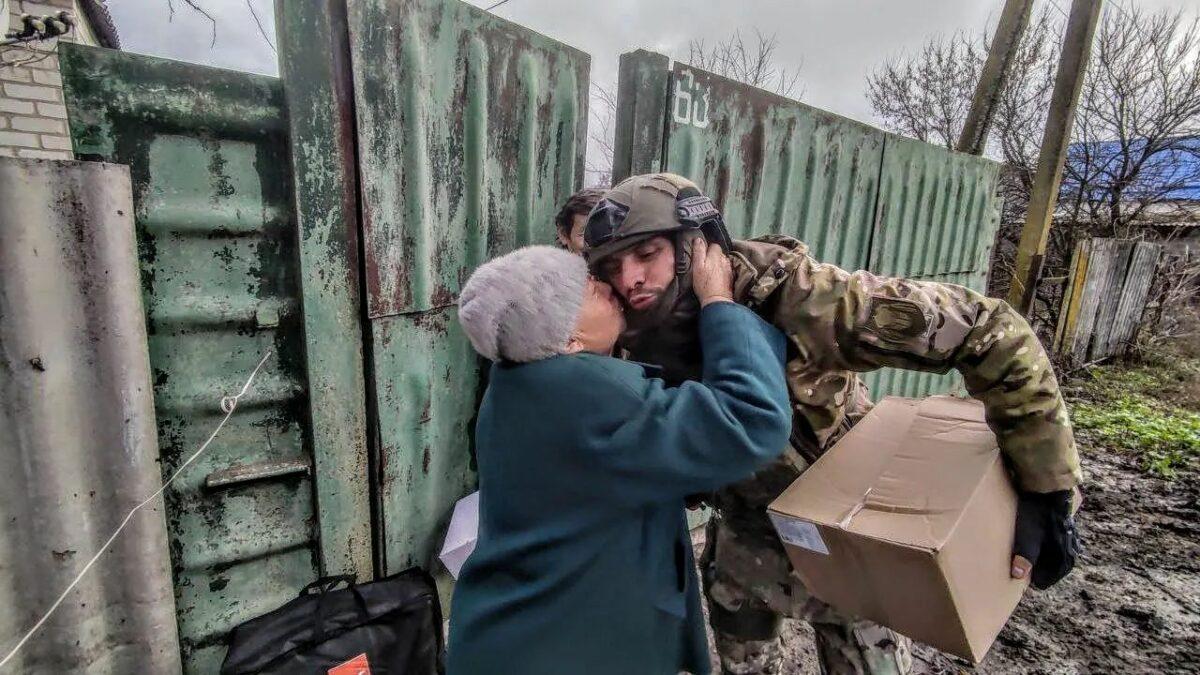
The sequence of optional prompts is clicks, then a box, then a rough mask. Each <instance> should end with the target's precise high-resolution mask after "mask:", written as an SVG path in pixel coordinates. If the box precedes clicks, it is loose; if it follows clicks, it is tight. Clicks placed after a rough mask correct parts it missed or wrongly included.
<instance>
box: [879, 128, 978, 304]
mask: <svg viewBox="0 0 1200 675" xmlns="http://www.w3.org/2000/svg"><path fill="white" fill-rule="evenodd" d="M999 180H1000V165H999V164H998V163H996V162H993V161H991V160H988V159H984V158H982V157H976V156H975V155H968V154H964V153H959V152H951V151H949V150H947V149H945V148H940V147H937V146H935V145H931V144H929V143H922V142H920V141H914V140H912V139H908V138H901V137H899V136H893V135H890V134H889V135H888V138H887V142H886V144H885V147H884V152H883V174H882V177H881V180H880V194H879V220H878V225H877V226H876V228H875V233H874V235H873V237H872V243H871V259H870V263H869V269H870V270H871V271H872V272H875V273H877V274H885V275H888V276H902V277H909V278H912V279H927V280H931V281H947V282H950V283H956V284H961V285H963V286H967V287H968V288H971V289H973V290H976V291H980V292H983V290H984V288H985V285H986V283H987V269H988V261H989V260H990V258H991V251H992V245H993V242H994V241H995V238H996V228H997V227H999V225H1000V196H999V194H998V192H997V189H998V186H999Z"/></svg>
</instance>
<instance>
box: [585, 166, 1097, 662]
mask: <svg viewBox="0 0 1200 675" xmlns="http://www.w3.org/2000/svg"><path fill="white" fill-rule="evenodd" d="M696 237H705V238H706V239H707V240H708V241H710V242H715V243H719V244H721V245H722V247H724V248H725V250H726V251H727V253H728V254H729V256H730V258H731V260H732V263H733V268H734V273H735V276H736V279H735V283H734V300H735V301H736V302H739V303H742V304H744V305H747V306H749V307H751V308H752V309H754V310H755V311H756V312H758V313H759V314H760V315H761V316H762V317H763V318H765V319H767V320H768V321H770V322H771V323H773V324H774V325H775V326H777V327H778V328H780V329H781V330H782V331H783V332H784V333H785V334H786V335H787V336H788V340H789V345H788V347H789V353H788V363H787V376H788V385H789V389H790V393H791V398H792V404H793V412H794V429H793V433H792V436H791V446H792V447H791V448H790V449H789V450H788V451H787V452H785V453H784V455H783V456H782V458H781V459H780V460H779V461H777V462H776V463H774V464H772V465H771V466H769V467H768V468H766V469H764V470H762V471H760V472H758V473H757V474H755V476H753V477H752V478H750V479H748V480H746V481H743V482H741V483H738V484H735V485H732V486H730V487H727V488H725V489H723V490H721V491H720V492H718V493H717V494H716V495H715V497H714V506H715V507H716V510H717V514H718V515H717V516H716V517H715V518H714V519H713V520H712V521H710V523H709V525H708V530H707V543H706V548H705V552H704V556H703V559H702V561H701V565H702V573H703V577H704V586H705V594H706V596H707V598H708V603H709V611H710V622H711V623H712V627H713V631H714V634H715V637H716V647H717V651H718V652H719V654H720V657H721V665H722V670H723V672H725V673H737V674H743V673H778V672H780V668H781V665H782V664H781V661H782V655H781V650H780V645H779V640H778V635H779V628H780V622H781V617H782V616H785V615H786V616H790V617H794V618H803V619H807V620H808V621H809V622H811V623H812V625H813V628H814V630H815V633H816V640H817V651H818V655H819V658H820V661H821V665H822V669H823V672H825V673H838V674H841V673H905V672H908V671H909V669H910V668H911V655H910V653H909V651H908V641H907V639H906V638H903V637H901V636H899V635H897V634H895V633H893V632H892V631H890V630H888V629H886V628H883V627H881V626H878V625H875V624H872V623H870V622H867V621H860V620H854V619H851V618H849V617H845V616H840V615H839V614H838V613H837V612H836V611H834V610H833V609H832V608H830V607H829V606H827V605H825V604H823V603H822V602H820V601H819V600H817V599H816V598H813V597H811V596H809V594H808V593H807V591H806V590H805V589H804V587H803V585H802V584H801V583H800V580H799V578H798V577H797V576H796V575H795V574H794V573H793V572H792V570H791V565H790V563H789V562H788V560H787V557H786V555H785V554H784V550H783V547H782V544H781V543H780V542H779V540H778V538H777V537H776V535H775V532H774V530H773V529H772V527H771V524H770V521H769V520H768V518H767V516H766V506H767V504H768V503H769V502H770V501H772V500H773V499H774V498H775V497H777V496H778V495H779V494H780V493H781V492H782V491H783V490H784V489H785V488H786V487H788V485H790V484H791V483H792V482H793V481H794V480H795V479H796V478H797V476H799V475H800V472H801V471H803V470H804V469H805V468H806V467H807V466H808V465H809V464H811V463H812V462H813V461H815V460H816V459H817V457H819V456H820V455H821V453H822V452H824V451H825V450H826V449H827V448H828V447H829V446H830V445H832V444H833V443H834V442H835V441H836V440H837V439H838V438H840V437H841V436H842V435H843V434H844V433H845V432H846V431H847V430H848V429H849V428H850V427H851V426H852V425H853V424H854V423H855V422H856V421H857V420H859V419H861V418H862V416H863V415H864V414H865V413H866V412H867V411H868V410H869V408H870V405H871V404H870V401H869V399H868V397H867V391H866V387H865V385H864V384H863V383H862V381H861V380H860V379H859V376H858V373H863V372H868V371H871V370H875V369H878V368H882V367H885V366H891V367H898V368H907V369H910V370H923V371H932V372H938V373H944V372H947V371H949V370H950V369H951V368H953V369H956V370H957V371H958V372H959V373H961V374H962V376H963V379H964V381H965V383H966V387H967V390H968V392H969V393H970V394H971V396H973V397H975V398H977V399H979V400H980V401H982V402H983V404H984V405H985V407H986V414H987V420H988V424H989V426H990V427H991V428H992V430H993V431H994V432H995V433H996V437H997V439H998V440H999V443H1000V447H1001V450H1002V451H1003V453H1004V455H1005V457H1006V458H1007V461H1008V463H1009V466H1010V467H1011V469H1012V472H1013V474H1014V477H1015V479H1016V483H1017V486H1018V492H1019V495H1020V499H1019V506H1018V512H1017V522H1016V530H1015V535H1016V536H1015V545H1014V557H1013V561H1012V575H1013V577H1014V578H1023V577H1024V576H1026V575H1030V574H1031V577H1032V582H1033V584H1034V586H1036V587H1038V588H1045V587H1047V586H1049V585H1051V584H1053V583H1055V582H1057V581H1058V580H1059V579H1061V578H1062V577H1063V576H1065V575H1066V574H1067V573H1068V572H1069V571H1070V569H1071V567H1072V566H1073V564H1074V560H1075V556H1076V554H1077V548H1078V545H1077V539H1076V536H1075V531H1074V525H1073V522H1072V518H1071V514H1070V497H1071V493H1072V490H1073V489H1074V488H1075V487H1076V485H1077V484H1078V483H1079V481H1080V478H1081V474H1080V470H1079V459H1078V456H1077V454H1076V451H1075V442H1074V437H1073V435H1072V432H1071V425H1070V422H1069V421H1068V419H1067V413H1066V408H1065V406H1064V404H1063V400H1062V397H1061V395H1060V394H1059V390H1058V383H1057V381H1056V379H1055V376H1054V372H1053V370H1052V368H1051V365H1050V361H1049V359H1048V358H1047V356H1046V353H1045V351H1044V350H1043V349H1042V346H1041V344H1040V343H1039V342H1038V340H1037V337H1036V336H1035V335H1034V334H1033V332H1032V330H1031V329H1030V328H1029V325H1028V324H1027V323H1026V322H1025V319H1024V318H1023V317H1021V316H1020V315H1019V314H1017V313H1016V312H1015V311H1013V309H1012V308H1011V307H1009V306H1008V305H1007V304H1006V303H1004V302H1003V301H1001V300H996V299H992V298H987V297H984V296H982V295H980V294H978V293H976V292H974V291H971V290H969V289H966V288H963V287H961V286H954V285H950V284H940V283H933V282H927V281H911V280H907V279H895V278H885V277H880V276H876V275H874V274H871V273H869V272H862V271H860V272H853V273H851V272H847V271H845V270H842V269H839V268H838V267H835V266H833V265H828V264H824V263H820V262H817V261H816V260H814V259H813V258H812V257H811V256H809V254H808V249H807V248H806V247H805V245H804V244H802V243H800V242H799V241H797V240H795V239H793V238H791V237H787V236H782V235H771V236H766V237H760V238H758V239H753V240H750V241H730V239H729V236H728V234H727V232H726V230H725V226H724V223H723V221H722V220H721V215H720V213H719V212H718V211H717V209H716V208H715V206H714V205H713V204H712V202H711V201H710V200H709V199H708V198H707V197H705V196H704V195H703V194H701V192H700V190H699V189H698V188H697V186H696V185H695V184H694V183H692V182H691V181H689V180H687V179H686V178H683V177H681V176H676V175H673V174H653V175H644V176H635V177H632V178H630V179H627V180H625V181H623V182H621V183H620V184H618V185H617V186H616V187H614V188H613V189H611V190H609V191H608V192H607V193H605V195H604V198H603V199H602V200H601V201H600V202H599V203H598V204H597V206H596V208H595V209H593V210H592V212H591V214H590V216H589V219H588V223H587V230H586V232H585V240H586V244H587V249H586V255H587V258H588V262H589V265H590V266H591V268H592V270H593V273H594V274H596V275H597V276H598V277H600V278H601V279H603V280H605V281H607V282H609V283H610V284H611V285H612V286H613V288H614V289H615V290H616V291H617V292H618V294H619V295H620V296H621V298H622V299H623V301H624V303H625V305H626V313H625V316H626V321H627V324H628V328H627V330H626V332H625V333H624V334H623V335H622V338H621V346H622V347H623V348H624V349H626V350H628V354H629V356H630V358H632V359H634V360H637V361H643V362H648V363H653V364H657V365H660V366H662V367H663V369H664V378H665V379H666V380H667V381H668V383H671V384H677V383H679V382H681V381H683V380H687V379H699V376H700V372H699V368H700V364H701V361H700V344H699V340H698V337H697V334H696V317H697V314H698V312H697V308H698V303H697V301H696V298H695V295H694V293H692V292H691V290H690V288H689V286H688V277H689V275H688V269H689V265H690V256H689V251H690V250H691V242H692V241H693V240H694V239H695V238H696Z"/></svg>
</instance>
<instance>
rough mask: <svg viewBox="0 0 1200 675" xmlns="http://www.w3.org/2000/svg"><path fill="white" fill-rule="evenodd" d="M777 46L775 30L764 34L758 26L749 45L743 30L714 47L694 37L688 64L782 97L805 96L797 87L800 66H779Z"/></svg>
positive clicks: (689, 51)
mask: <svg viewBox="0 0 1200 675" xmlns="http://www.w3.org/2000/svg"><path fill="white" fill-rule="evenodd" d="M778 47H779V38H778V37H777V36H776V34H775V33H772V34H770V35H764V34H763V32H762V31H760V30H759V29H757V28H755V29H754V40H753V42H752V43H751V44H749V45H747V44H746V40H745V39H744V38H742V33H741V31H734V33H733V35H731V36H729V37H728V38H726V39H725V40H718V41H717V42H716V43H715V44H713V45H711V46H710V45H708V44H706V43H705V41H704V40H692V41H691V42H690V43H689V44H688V63H689V64H691V65H693V66H696V67H697V68H700V69H702V70H707V71H709V72H711V73H716V74H717V75H720V76H721V77H728V78H729V79H731V80H737V81H738V82H745V83H746V84H749V85H751V86H754V87H759V88H762V89H767V90H770V91H773V92H775V93H777V94H779V95H781V96H795V97H797V98H798V97H800V96H803V95H804V91H803V89H801V90H800V91H797V90H796V87H797V85H798V84H799V83H800V67H796V68H785V67H783V66H780V65H779V63H778V60H777V55H776V53H775V50H776V49H777V48H778Z"/></svg>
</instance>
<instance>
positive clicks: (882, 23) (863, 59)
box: [108, 0, 1200, 122]
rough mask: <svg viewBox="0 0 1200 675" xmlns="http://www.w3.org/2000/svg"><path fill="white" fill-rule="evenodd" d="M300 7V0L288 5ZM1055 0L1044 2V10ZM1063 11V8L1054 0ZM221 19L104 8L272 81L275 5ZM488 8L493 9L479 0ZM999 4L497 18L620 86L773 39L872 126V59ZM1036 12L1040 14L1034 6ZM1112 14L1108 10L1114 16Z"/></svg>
mask: <svg viewBox="0 0 1200 675" xmlns="http://www.w3.org/2000/svg"><path fill="white" fill-rule="evenodd" d="M286 1H288V2H306V1H307V0H286ZM1049 1H1050V0H1039V6H1040V2H1049ZM1053 1H1054V2H1056V3H1057V5H1058V6H1059V7H1060V8H1062V9H1063V10H1066V9H1068V8H1069V5H1070V0H1053ZM195 2H196V4H198V5H200V6H201V7H204V8H205V9H206V10H207V11H208V12H209V13H210V14H212V15H213V16H214V17H215V18H216V20H217V42H216V45H215V46H212V45H211V39H212V36H211V29H210V24H209V23H208V22H207V21H206V20H205V19H204V18H203V17H201V16H200V15H198V14H197V13H196V12H194V11H192V10H190V9H189V8H187V7H186V6H185V5H184V3H183V0H173V3H174V5H175V15H174V18H173V19H171V18H170V9H169V5H170V0H108V5H109V7H110V8H111V11H112V14H113V16H114V18H115V19H116V23H117V27H118V30H119V31H120V34H121V42H122V43H123V45H124V46H125V48H126V49H128V50H129V51H135V52H142V53H146V54H155V55H159V56H167V57H170V58H175V59H182V60H185V61H193V62H196V63H206V64H210V65H216V66H222V67H226V68H237V69H241V70H250V71H254V72H259V73H266V74H272V75H273V74H276V73H277V67H276V62H275V54H274V52H273V51H272V50H271V48H270V47H269V46H268V45H267V43H266V40H264V39H263V37H262V36H261V35H259V33H258V29H257V27H256V26H255V22H254V19H253V18H252V16H251V14H250V11H249V9H248V6H247V3H248V2H249V3H250V4H251V5H252V6H253V7H254V8H256V10H257V12H258V14H259V16H260V17H261V19H262V21H263V23H264V25H265V27H266V29H267V32H268V35H269V36H270V38H271V40H272V41H273V40H274V30H275V23H274V16H273V12H272V10H273V2H272V0H195ZM1113 2H1118V4H1120V5H1121V6H1124V7H1130V6H1131V3H1137V4H1139V5H1141V6H1144V7H1146V8H1148V9H1158V8H1162V7H1168V8H1172V9H1178V8H1182V9H1185V11H1188V12H1191V13H1193V14H1194V13H1196V12H1197V10H1198V9H1200V2H1197V0H1119V1H1118V0H1109V2H1108V3H1106V4H1109V5H1111V4H1112V3H1113ZM472 4H476V5H480V6H487V5H490V4H492V3H491V1H484V0H475V1H474V2H473V3H472ZM1002 6H1003V0H733V1H729V0H724V1H720V2H709V1H705V0H607V1H605V2H596V1H595V0H592V1H589V2H581V1H578V0H508V2H507V3H506V4H504V5H503V6H501V7H499V8H497V9H496V10H495V12H496V14H498V15H500V16H502V17H504V18H506V19H510V20H512V21H515V22H517V23H520V24H522V25H525V26H528V27H530V28H532V29H534V30H537V31H539V32H541V33H544V34H546V35H549V36H550V37H553V38H556V39H558V40H561V41H563V42H566V43H567V44H570V45H572V46H574V47H578V48H579V49H582V50H584V51H586V52H588V53H589V54H591V56H592V79H593V81H595V82H600V83H603V84H606V85H611V84H615V81H616V69H617V58H618V56H619V55H620V54H621V53H622V52H626V51H629V50H631V49H636V48H639V47H641V48H647V49H652V50H655V51H658V52H661V53H664V54H667V55H668V56H671V57H672V58H679V59H684V58H686V57H687V47H688V41H689V40H690V39H692V38H701V39H706V40H708V41H710V42H711V41H714V40H719V39H722V38H724V37H727V36H728V35H730V34H731V33H732V32H733V31H734V30H738V29H740V30H742V31H743V32H744V33H746V32H748V33H753V31H754V29H756V28H757V29H759V30H762V31H763V32H764V33H768V34H769V33H775V34H777V35H778V38H779V42H780V45H779V58H780V61H781V63H782V64H783V65H784V66H787V67H796V66H799V67H800V68H801V71H800V74H801V86H802V87H803V89H804V95H803V97H802V98H803V100H804V101H805V102H806V103H809V104H812V105H814V106H817V107H819V108H824V109H826V110H830V111H833V112H836V113H840V114H842V115H846V116H848V117H853V118H856V119H859V120H863V121H866V122H874V120H873V118H872V115H871V109H870V106H869V104H868V103H867V101H866V97H865V96H864V88H865V79H866V76H867V73H869V72H870V71H871V70H872V69H873V68H874V67H875V66H877V65H878V64H879V63H881V62H883V61H885V60H886V59H888V58H889V57H892V56H895V55H897V54H899V53H902V52H903V51H904V50H906V49H908V50H911V49H916V48H918V47H919V46H920V44H921V43H922V42H923V41H924V40H925V39H927V38H928V37H929V36H930V35H932V34H935V33H947V34H948V33H952V32H954V31H956V30H959V29H966V30H971V31H983V30H987V31H988V32H989V33H990V32H991V30H992V29H993V28H994V25H995V21H996V19H997V15H998V13H999V11H1000V8H1001V7H1002ZM1035 11H1037V10H1035ZM1109 11H1111V8H1110V10H1109Z"/></svg>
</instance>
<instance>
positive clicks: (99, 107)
mask: <svg viewBox="0 0 1200 675" xmlns="http://www.w3.org/2000/svg"><path fill="white" fill-rule="evenodd" d="M60 58H61V61H62V72H63V80H64V88H65V97H66V102H67V109H68V116H69V119H70V123H71V124H70V126H71V132H72V136H73V141H74V146H75V152H76V153H77V154H79V155H83V156H99V157H101V158H103V159H105V160H106V161H112V162H119V163H122V164H127V165H129V167H130V173H131V177H132V183H133V208H134V218H135V222H136V226H137V236H138V247H139V258H140V262H141V282H142V292H143V301H144V305H145V311H146V317H147V327H148V331H149V353H150V365H151V368H152V370H153V378H154V404H155V411H156V414H157V418H158V442H159V449H160V453H161V460H162V461H161V468H162V471H163V472H164V473H169V472H171V471H173V470H175V468H176V467H178V466H179V465H180V463H181V462H182V461H183V460H184V458H185V457H186V456H187V454H188V453H190V452H191V451H192V450H194V449H195V448H196V447H198V446H199V445H200V443H201V442H202V441H203V440H204V439H205V438H206V437H207V435H208V434H209V433H210V432H211V430H212V428H213V427H214V425H215V424H216V423H217V421H218V420H219V419H220V418H221V417H222V411H221V408H220V406H219V399H220V397H221V396H222V395H224V394H226V393H229V392H230V391H233V390H235V389H236V388H237V387H238V386H240V384H241V382H242V381H243V380H244V378H245V376H246V375H247V374H248V373H249V372H250V371H251V370H252V369H253V368H254V366H255V365H256V364H257V363H258V361H259V359H260V358H261V356H262V354H263V353H264V352H266V351H267V350H272V351H274V353H275V356H274V357H273V358H272V359H271V360H270V361H269V362H268V363H267V365H266V367H265V368H264V369H263V370H262V372H261V373H260V375H259V377H258V379H257V380H256V381H255V385H254V388H253V389H252V390H251V391H250V393H249V394H248V395H247V397H246V398H243V400H242V404H241V405H240V406H239V407H238V411H237V413H236V414H235V415H234V416H233V417H232V418H231V419H230V421H229V423H228V424H227V425H226V426H225V428H224V430H223V431H222V433H221V435H220V436H218V437H217V439H216V440H215V441H214V442H213V444H212V445H211V446H210V447H209V449H208V451H207V452H206V453H205V454H204V455H202V456H201V457H200V458H199V459H198V460H196V462H195V463H194V464H193V465H192V466H191V467H190V468H189V469H188V470H187V471H186V472H184V474H183V475H182V476H180V478H179V479H178V480H177V482H176V483H175V484H174V485H173V486H172V487H171V488H170V489H169V490H168V492H167V493H166V509H167V529H168V538H169V542H170V548H171V563H172V571H173V575H174V581H175V601H176V608H177V615H178V626H179V637H180V642H181V646H182V653H183V659H184V671H185V672H188V673H212V672H216V671H217V670H218V669H219V666H220V663H221V660H222V658H223V656H224V651H225V641H226V639H227V634H228V631H229V629H230V628H232V627H233V626H234V625H236V624H238V623H240V622H242V621H245V620H246V619H249V618H251V617H254V616H258V615H260V614H262V613H264V612H266V611H269V610H271V609H274V608H275V607H278V606H279V605H281V604H282V603H284V602H285V601H287V600H289V599H290V598H292V597H294V596H295V593H296V592H297V591H298V590H299V589H300V588H302V587H303V586H304V585H305V584H307V583H309V582H310V581H312V580H313V579H314V578H315V577H316V576H317V568H318V565H317V558H318V555H317V538H316V533H315V531H314V521H315V516H316V513H315V509H314V505H313V486H312V480H311V477H310V475H309V474H308V473H304V472H289V473H284V474H283V475H276V476H274V477H269V476H267V475H266V474H268V473H270V472H263V471H258V470H257V469H258V468H262V467H263V466H264V465H274V464H276V463H278V462H302V463H307V464H311V462H312V452H311V448H310V443H309V440H308V439H309V438H310V429H309V428H308V421H307V417H306V414H305V413H306V409H307V396H306V389H307V388H306V384H305V361H304V336H303V323H302V318H301V316H300V312H299V297H298V295H299V284H298V280H297V270H296V259H297V255H298V253H297V244H296V230H295V227H294V224H293V219H292V206H291V199H292V196H291V192H290V180H291V176H290V172H289V167H288V157H287V139H286V137H285V135H284V133H285V129H286V127H285V124H284V120H285V117H286V116H285V114H284V110H283V99H282V91H281V87H280V85H279V81H278V80H277V79H275V78H269V77H262V76H257V75H250V74H246V73H237V72H232V71H224V70H218V69H213V68H204V67H200V66H194V65H189V64H183V63H178V62H172V61H167V60H163V59H155V58H150V57H145V56H139V55H134V54H127V53H122V52H114V51H109V50H103V49H95V48H88V47H82V46H79V45H72V44H63V45H61V46H60ZM231 469H239V472H235V473H238V474H239V475H242V476H245V477H247V478H255V477H257V478H255V479H254V480H246V481H243V482H239V483H234V484H225V485H223V486H220V487H214V488H209V487H206V482H207V478H208V477H209V476H210V475H212V474H216V475H218V476H228V475H230V473H229V471H230V470H231Z"/></svg>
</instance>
